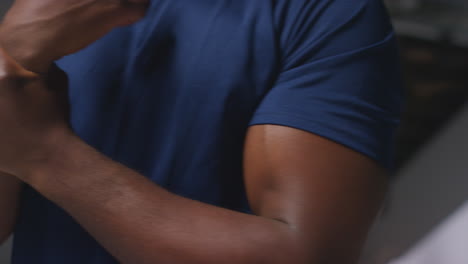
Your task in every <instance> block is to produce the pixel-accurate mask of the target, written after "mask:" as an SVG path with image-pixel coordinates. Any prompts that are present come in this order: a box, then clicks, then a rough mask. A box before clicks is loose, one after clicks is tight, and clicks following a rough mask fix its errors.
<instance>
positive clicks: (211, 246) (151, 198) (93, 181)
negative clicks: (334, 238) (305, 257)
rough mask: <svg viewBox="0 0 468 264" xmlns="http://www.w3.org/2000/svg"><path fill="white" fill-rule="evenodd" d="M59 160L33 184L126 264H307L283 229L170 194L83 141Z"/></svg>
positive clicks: (35, 176)
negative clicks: (300, 258) (303, 261)
mask: <svg viewBox="0 0 468 264" xmlns="http://www.w3.org/2000/svg"><path fill="white" fill-rule="evenodd" d="M58 156H60V157H61V158H60V160H58V159H51V160H50V163H48V164H45V165H44V166H43V167H42V168H37V169H36V171H35V173H34V174H33V176H31V177H29V178H27V181H28V182H29V183H30V184H31V185H32V186H33V187H35V188H36V189H37V190H38V191H40V192H41V193H42V194H43V195H45V196H46V197H47V198H49V199H51V200H52V201H54V202H55V203H57V204H58V205H59V206H61V207H63V208H64V209H65V210H67V211H68V212H69V213H70V214H71V215H72V216H73V217H74V218H75V219H76V220H77V221H78V222H79V223H80V224H81V225H82V226H83V227H84V228H85V229H87V231H88V232H90V234H91V235H93V236H94V237H95V238H96V239H97V240H98V241H99V242H100V243H101V244H102V245H103V246H104V247H105V248H106V249H107V250H108V251H109V252H110V253H111V254H113V255H114V256H115V257H116V258H118V260H119V261H121V262H122V263H174V264H176V263H187V264H190V263H220V262H221V261H222V263H226V264H229V263H233V264H234V263H236V264H238V263H270V264H271V263H302V262H299V261H293V260H294V256H297V257H299V256H300V253H298V252H294V251H295V250H296V249H297V248H296V247H295V243H294V242H293V241H294V234H293V230H292V229H290V228H289V227H288V226H287V225H286V224H284V223H281V222H278V221H275V220H271V219H266V218H262V217H258V216H252V215H247V214H241V213H238V212H234V211H229V210H225V209H221V208H217V207H214V206H210V205H207V204H203V203H199V202H196V201H192V200H189V199H185V198H182V197H179V196H176V195H174V194H171V193H169V192H167V191H165V190H163V189H162V188H160V187H158V186H157V185H156V184H154V183H152V182H151V181H149V180H148V179H146V178H145V177H143V176H141V175H139V174H137V173H136V172H134V171H132V170H130V169H128V168H125V167H124V166H122V165H120V164H117V163H115V162H113V161H111V160H109V159H107V158H106V157H104V156H103V155H101V154H99V153H98V152H96V151H95V150H94V149H92V148H90V147H89V146H87V145H85V144H84V143H82V142H81V141H79V140H72V141H71V142H70V143H69V144H67V145H66V146H64V149H63V153H60V154H59V155H58ZM285 258H287V259H285Z"/></svg>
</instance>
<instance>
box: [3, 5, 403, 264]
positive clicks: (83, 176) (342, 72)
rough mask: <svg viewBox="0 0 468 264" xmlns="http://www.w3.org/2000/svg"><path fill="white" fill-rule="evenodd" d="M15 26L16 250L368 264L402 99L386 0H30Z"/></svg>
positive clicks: (137, 258) (12, 191) (12, 151)
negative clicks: (365, 251)
mask: <svg viewBox="0 0 468 264" xmlns="http://www.w3.org/2000/svg"><path fill="white" fill-rule="evenodd" d="M143 13H146V15H145V17H144V18H143V19H142V20H141V21H139V22H138V23H136V24H132V25H129V24H131V23H132V22H135V21H136V20H137V19H138V18H140V17H141V16H143ZM124 25H129V26H126V27H121V28H118V29H115V30H113V31H112V32H110V33H109V34H107V35H105V33H107V32H108V31H110V30H111V29H113V28H116V27H119V26H124ZM103 35H105V36H104V37H103V38H101V39H99V38H100V37H101V36H103ZM97 39H99V40H98V41H97V42H94V41H95V40H97ZM0 40H1V43H2V47H3V49H4V52H3V53H2V55H1V58H2V70H3V74H2V80H1V88H0V107H1V109H0V127H1V128H2V129H1V130H0V131H1V132H0V145H1V146H2V149H1V150H0V170H1V171H3V172H4V175H3V176H2V178H1V184H0V186H1V187H0V188H1V192H0V193H1V196H2V197H1V199H0V200H1V201H2V204H1V207H0V210H1V215H2V219H1V221H2V222H1V233H2V234H3V236H2V237H5V236H6V235H8V234H9V233H11V232H12V229H13V226H15V228H14V232H15V243H14V254H13V262H14V263H16V264H22V263H28V264H30V263H47V264H51V263H92V264H103V263H145V264H146V263H186V264H191V263H226V264H230V263H269V264H274V263H298V264H300V263H304V264H305V263H321V264H322V263H356V261H357V258H358V256H359V251H360V248H361V246H362V243H363V241H364V239H365V236H366V232H367V230H368V227H369V225H370V224H371V222H372V219H373V218H374V216H375V214H376V212H377V211H378V208H379V205H380V203H381V200H382V198H383V196H384V192H385V186H386V178H385V172H384V171H385V168H389V167H390V166H391V145H392V138H393V135H394V130H395V126H396V124H397V122H398V116H399V108H400V94H401V86H400V79H399V74H398V66H397V65H398V63H397V52H396V48H395V37H394V34H393V31H392V29H391V26H390V23H389V20H388V17H387V16H386V13H385V10H384V8H383V6H382V4H381V2H380V1H379V0H356V1H347V0H335V1H332V0H320V1H315V0H275V1H273V0H260V1H252V0H237V1H226V0H219V1H209V0H178V1H166V0H153V1H151V2H150V3H145V1H136V0H134V1H133V2H132V1H117V0H108V1H102V0H101V1H99V0H67V1H63V0H41V1H36V0H17V1H16V2H15V3H14V6H13V8H12V9H11V10H10V12H9V14H8V15H7V17H6V18H5V20H4V22H3V24H2V26H1V28H0ZM93 42H94V43H93ZM90 43H93V44H91V45H90V46H88V45H89V44H90ZM83 48H84V49H83ZM81 49H83V50H81ZM78 50H81V51H79V52H78V53H75V54H73V55H70V56H67V57H65V58H63V59H61V60H60V61H59V62H58V66H59V67H60V69H63V70H64V71H65V72H66V74H67V76H68V79H69V86H68V91H67V90H66V89H67V87H66V83H67V82H66V76H65V75H64V73H63V72H61V71H60V69H59V68H58V67H56V66H51V65H52V62H53V61H54V60H57V59H59V58H61V57H63V56H64V55H68V54H71V53H74V52H76V51H78ZM66 93H68V98H69V100H66V99H64V98H66V96H65V95H66ZM64 102H69V107H68V106H67V104H64ZM68 109H69V110H70V111H68ZM69 124H70V125H69ZM21 182H24V183H26V184H25V185H24V186H23V184H21ZM20 193H21V196H20ZM18 197H21V199H19V198H18ZM19 200H21V202H19ZM16 207H18V208H19V213H18V214H17V216H16V214H15V211H16V210H15V208H16ZM14 223H16V224H14Z"/></svg>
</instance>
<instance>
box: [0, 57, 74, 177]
mask: <svg viewBox="0 0 468 264" xmlns="http://www.w3.org/2000/svg"><path fill="white" fill-rule="evenodd" d="M66 83H67V78H66V75H65V73H63V72H62V71H60V70H59V69H58V68H56V67H52V68H51V69H50V71H49V74H48V77H47V79H44V78H42V77H40V76H39V75H37V74H34V73H32V72H29V71H27V70H25V69H24V68H22V67H21V66H20V65H18V64H17V63H16V62H15V61H14V60H13V59H12V58H10V56H8V55H7V54H6V53H5V52H4V51H3V50H2V49H0V127H1V129H0V146H2V147H1V148H0V171H1V172H6V173H9V174H12V175H16V176H22V175H24V174H25V172H26V170H28V169H30V168H33V167H34V166H35V165H40V164H43V163H46V162H47V161H46V159H47V157H49V156H50V155H51V154H52V152H55V151H56V150H57V149H58V146H60V144H62V143H63V139H64V138H66V136H68V135H72V134H73V133H72V132H71V129H70V128H69V125H68V104H67V102H68V100H67V93H66V87H67V85H66Z"/></svg>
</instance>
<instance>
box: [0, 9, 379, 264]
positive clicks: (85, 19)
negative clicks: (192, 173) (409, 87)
mask: <svg viewBox="0 0 468 264" xmlns="http://www.w3.org/2000/svg"><path fill="white" fill-rule="evenodd" d="M62 2H63V3H66V4H59V3H62ZM82 2H83V3H84V2H85V3H88V4H89V5H87V7H88V8H81V9H80V7H82V5H81V4H80V3H82ZM109 2H112V0H109V1H106V3H109ZM114 2H115V3H114V4H115V6H114V7H115V9H111V8H109V9H106V8H108V7H109V6H107V5H102V1H101V2H99V1H97V0H67V1H64V0H42V1H36V0H18V1H16V3H15V5H16V6H14V7H13V9H12V11H10V12H11V13H10V15H9V16H7V18H6V20H5V22H4V24H3V25H2V26H1V27H0V32H1V34H0V42H1V43H2V46H3V49H2V50H1V52H0V127H2V128H5V129H1V130H0V145H1V146H2V148H1V149H0V171H3V175H2V176H0V191H1V192H0V201H2V202H0V215H2V219H0V221H1V222H0V235H2V234H4V235H5V234H8V233H9V232H10V231H11V226H12V223H13V222H14V219H15V211H16V210H15V207H16V205H14V206H13V204H16V203H15V201H16V200H17V198H16V197H17V196H18V193H19V189H20V188H19V186H20V184H19V183H20V182H25V183H27V184H29V185H31V186H32V187H33V188H35V189H36V190H37V191H39V192H40V193H42V194H43V195H44V196H45V197H47V198H48V199H50V200H51V201H53V202H55V203H56V204H57V205H59V206H60V207H62V208H64V209H65V210H66V211H67V212H68V213H69V214H70V215H72V216H73V217H74V218H75V219H76V221H78V222H79V223H80V224H81V225H82V226H83V227H84V228H85V229H86V230H87V231H88V232H89V233H90V234H91V235H92V236H93V237H94V238H95V239H96V240H97V241H98V242H99V243H100V244H101V245H103V246H104V247H105V248H106V249H107V250H108V251H109V253H110V254H112V255H113V256H114V257H115V258H116V259H117V260H119V262H121V263H129V264H134V263H137V264H140V263H141V264H146V263H148V264H149V263H171V264H172V263H175V264H177V263H184V264H185V263H187V264H192V263H193V264H195V263H208V264H209V263H221V262H222V263H226V264H230V263H232V264H234V263H235V264H238V263H246V264H248V263H252V264H253V263H255V264H257V263H268V264H275V263H297V264H312V263H314V264H315V263H317V264H328V263H333V264H335V263H340V264H352V263H356V262H357V258H358V256H359V252H360V249H361V247H362V244H363V241H364V239H365V236H366V234H367V231H368V228H369V226H370V224H371V222H372V220H373V218H374V217H375V215H376V213H377V211H378V209H379V207H380V203H381V201H382V199H383V196H384V193H385V188H386V178H385V176H384V170H383V169H382V168H380V167H379V166H378V165H377V164H376V163H375V162H374V161H372V160H370V159H369V158H367V157H365V156H363V155H362V154H359V153H357V152H354V151H352V150H350V149H348V148H346V147H344V146H342V145H339V144H336V143H334V142H331V141H329V140H327V139H324V138H322V137H319V136H316V135H314V134H311V133H308V132H304V131H300V130H296V129H293V128H289V127H282V126H273V125H260V126H253V127H251V128H249V130H248V132H247V139H246V142H245V156H244V177H245V183H246V188H247V193H248V199H249V203H250V205H251V207H252V209H253V211H254V214H253V215H247V214H243V213H240V212H235V211H230V210H227V209H223V208H218V207H215V206H212V205H208V204H204V203H201V202H198V201H193V200H189V199H186V198H183V197H180V196H178V195H175V194H172V193H170V192H168V191H166V190H164V189H163V188H161V187H159V186H158V185H156V184H154V183H153V182H151V181H150V180H148V179H147V178H145V177H144V176H142V175H140V174H138V173H137V172H135V171H133V170H131V169H129V168H127V167H125V166H123V165H121V164H119V163H117V162H115V161H113V160H111V159H109V158H107V157H105V156H104V155H102V154H101V153H99V152H98V151H96V150H95V149H93V148H92V147H90V146H89V145H87V144H86V143H85V142H83V141H82V140H80V139H79V138H78V137H77V136H76V135H75V134H74V133H73V131H72V130H71V129H70V128H69V125H68V122H67V120H68V114H67V105H66V104H65V103H64V102H66V99H64V98H66V97H64V94H65V91H66V81H65V79H66V78H65V77H66V76H64V73H63V72H61V71H59V70H57V69H55V68H52V69H51V68H50V65H51V62H52V61H53V60H54V59H57V58H60V57H61V56H64V55H66V54H69V53H71V52H74V51H76V50H79V49H81V48H83V47H85V46H86V45H87V44H89V43H91V42H93V41H95V40H96V39H97V38H99V37H100V36H102V35H103V34H105V33H106V32H108V31H109V30H110V29H111V28H113V27H116V26H121V25H124V24H127V23H131V22H132V21H134V20H136V19H137V18H138V16H137V15H136V13H134V12H135V10H137V9H138V10H139V12H140V13H139V14H140V16H141V15H142V12H141V10H142V9H141V8H143V6H144V5H145V3H141V2H140V3H136V2H135V3H134V4H133V5H131V6H132V8H129V6H128V4H125V5H122V4H121V3H122V2H121V1H114ZM117 2H118V3H119V4H117ZM71 3H72V4H71ZM93 3H94V4H93ZM41 5H44V6H45V7H47V8H37V7H38V6H41ZM44 6H42V7H44ZM104 6H106V8H104ZM73 7H77V9H73ZM70 8H71V9H73V11H74V12H70V10H71V9H70ZM25 9H27V10H29V11H27V12H26V11H23V10H25ZM130 9H131V11H130V13H131V14H132V15H128V16H129V17H127V18H126V19H121V18H118V17H120V16H121V14H122V13H125V11H124V10H127V11H129V10H130ZM19 10H21V11H19ZM15 12H18V13H15ZM21 12H25V13H27V15H24V16H22V15H21V14H19V13H21ZM137 13H138V12H137ZM57 14H58V15H57ZM61 14H67V15H61ZM71 14H73V15H74V16H75V17H74V16H72V15H71ZM96 14H99V17H100V18H97V17H95V15H96ZM103 14H106V15H103ZM103 17H105V18H106V19H108V20H106V21H107V22H104V21H103V23H102V25H103V26H102V27H101V28H99V27H98V26H96V24H95V21H96V19H102V18H103ZM130 17H131V19H130ZM34 18H38V19H37V20H35V19H34ZM132 19H133V20H132ZM62 20H63V21H62ZM25 21H26V22H27V23H25ZM48 21H49V22H50V21H54V23H48ZM57 21H60V22H61V23H55V22H57ZM89 21H93V22H92V23H91V22H89ZM89 23H91V24H93V25H94V26H93V27H90V26H89V25H90V24H89ZM51 25H56V27H51ZM73 27H75V28H73ZM12 32H15V33H14V34H13V33H12ZM18 32H19V33H18ZM21 32H23V33H21ZM26 32H28V33H29V34H30V33H31V32H35V33H34V39H35V41H29V40H28V41H26V39H27V38H26V36H28V34H26ZM70 32H72V34H76V32H80V34H82V35H83V38H82V39H83V41H82V42H79V43H76V42H74V41H69V42H67V41H62V40H67V39H69V37H70V36H68V35H67V34H70ZM22 34H24V35H22ZM67 36H68V37H67ZM28 37H30V36H28ZM80 38H81V35H80ZM13 43H17V44H16V45H13ZM20 43H21V45H20ZM57 43H58V44H57ZM50 45H58V46H57V47H56V48H50ZM44 47H47V48H44ZM38 73H41V74H38ZM12 175H14V176H12ZM220 176H221V177H222V175H220ZM3 190H8V191H7V192H3ZM3 201H5V202H3ZM4 216H6V217H4ZM0 238H1V237H0Z"/></svg>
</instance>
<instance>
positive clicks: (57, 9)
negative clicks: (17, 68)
mask: <svg viewBox="0 0 468 264" xmlns="http://www.w3.org/2000/svg"><path fill="white" fill-rule="evenodd" d="M148 2H149V0H40V1H38V0H15V2H14V4H13V6H12V8H11V9H10V10H9V12H8V13H7V15H6V17H5V19H4V21H3V22H2V25H1V26H0V44H1V46H3V48H4V49H5V50H6V51H7V52H8V53H9V54H10V55H11V56H12V57H13V58H14V59H15V60H16V61H18V62H19V63H20V64H21V65H22V66H23V67H25V68H26V69H28V70H30V71H33V72H39V73H45V72H46V71H47V70H48V68H49V66H50V65H51V63H52V62H53V61H54V60H57V59H59V58H61V57H63V56H65V55H68V54H71V53H74V52H76V51H78V50H80V49H83V48H85V47H86V46H88V45H89V44H91V43H92V42H94V41H96V40H98V39H99V38H101V37H102V36H103V35H105V34H106V33H107V32H109V31H110V30H112V29H113V28H115V27H119V26H125V25H129V24H131V23H134V22H136V21H137V20H139V19H140V18H142V17H143V16H144V14H145V10H146V7H147V5H148ZM117 45H118V43H117Z"/></svg>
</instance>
